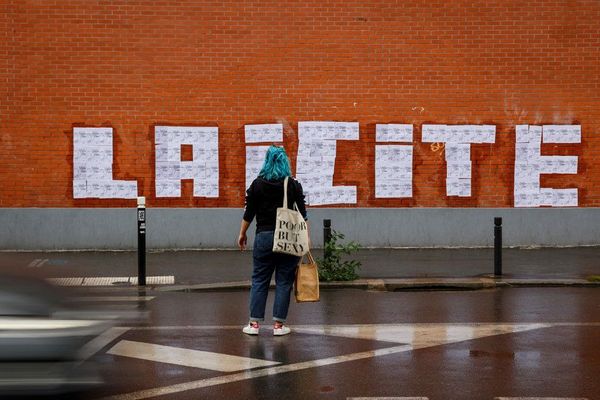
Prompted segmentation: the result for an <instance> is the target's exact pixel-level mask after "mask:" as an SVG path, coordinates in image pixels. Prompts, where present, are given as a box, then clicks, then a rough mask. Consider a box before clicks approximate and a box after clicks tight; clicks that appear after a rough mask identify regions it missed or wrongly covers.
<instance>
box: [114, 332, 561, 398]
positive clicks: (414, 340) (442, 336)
mask: <svg viewBox="0 0 600 400" xmlns="http://www.w3.org/2000/svg"><path fill="white" fill-rule="evenodd" d="M555 325H557V324H552V323H532V324H510V323H497V324H493V323H492V324H487V323H474V324H388V325H385V324H384V325H302V326H300V325H298V326H292V328H293V330H294V331H295V332H298V333H311V334H321V335H330V336H341V337H351V338H361V339H371V340H380V341H388V342H395V343H403V342H402V340H405V339H410V340H407V341H406V342H404V344H401V345H398V346H392V347H387V348H382V349H376V350H372V351H365V352H360V353H351V354H345V355H341V356H335V357H328V358H323V359H317V360H311V361H304V362H299V363H295V364H288V365H276V366H271V367H266V368H261V369H256V370H252V371H248V370H246V371H242V372H239V373H236V374H230V375H223V376H217V377H214V378H206V379H199V380H195V381H190V382H183V383H178V384H174V385H168V386H163V387H157V388H153V389H145V390H140V391H137V392H131V393H125V394H120V395H115V396H110V397H107V398H106V400H108V399H110V400H141V399H147V398H151V397H157V396H163V395H168V394H174V393H180V392H185V391H188V390H195V389H200V388H205V387H209V386H216V385H223V384H227V383H232V382H239V381H244V380H249V379H254V378H259V377H264V376H272V375H277V374H283V373H288V372H295V371H300V370H305V369H309V368H317V367H322V366H326V365H333V364H339V363H345V362H349V361H356V360H362V359H367V358H374V357H381V356H389V355H393V354H397V353H403V352H408V351H412V350H416V349H422V348H427V347H434V346H439V345H444V344H449V343H457V342H462V341H465V340H471V339H478V338H483V337H489V336H496V335H503V334H507V333H514V332H524V331H529V330H535V329H541V328H547V327H552V326H555ZM378 327H379V328H382V329H377V328H378ZM148 328H150V329H151V328H152V327H146V329H148ZM156 328H157V329H169V328H167V327H156ZM195 328H197V329H206V327H203V326H197V327H194V326H188V327H185V329H195ZM214 328H217V329H218V327H212V329H214ZM231 328H232V327H230V326H227V327H225V329H231ZM411 328H412V329H411ZM133 329H135V328H133ZM142 329H143V327H142ZM237 329H239V327H238V328H237ZM115 347H116V346H115ZM113 349H114V348H113ZM113 349H111V351H112V350H113ZM183 350H184V351H195V350H185V349H183ZM213 354H216V353H213ZM138 358H141V357H138Z"/></svg>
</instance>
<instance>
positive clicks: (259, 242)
mask: <svg viewBox="0 0 600 400" xmlns="http://www.w3.org/2000/svg"><path fill="white" fill-rule="evenodd" d="M273 233H274V232H273V231H266V232H259V233H257V234H256V237H255V238H254V251H253V253H252V259H253V264H254V268H253V271H252V289H250V320H251V321H264V319H265V307H266V305H267V295H268V294H269V284H270V283H271V277H272V276H273V271H275V303H274V304H273V320H274V321H279V322H285V320H286V318H287V314H288V309H289V307H290V293H291V291H292V286H293V284H294V278H295V277H296V268H297V267H298V263H299V262H300V257H296V256H291V255H288V254H281V253H273V251H272V249H273Z"/></svg>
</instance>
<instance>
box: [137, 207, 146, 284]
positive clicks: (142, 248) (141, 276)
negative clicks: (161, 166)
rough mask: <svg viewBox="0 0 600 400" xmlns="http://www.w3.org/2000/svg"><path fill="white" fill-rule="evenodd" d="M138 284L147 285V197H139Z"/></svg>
mask: <svg viewBox="0 0 600 400" xmlns="http://www.w3.org/2000/svg"><path fill="white" fill-rule="evenodd" d="M137 201H138V204H137V227H138V286H146V198H145V197H143V196H140V197H138V198H137Z"/></svg>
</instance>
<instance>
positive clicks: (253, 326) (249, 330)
mask: <svg viewBox="0 0 600 400" xmlns="http://www.w3.org/2000/svg"><path fill="white" fill-rule="evenodd" d="M259 329H260V327H259V326H258V322H256V321H253V322H249V323H248V325H246V326H245V327H244V329H242V332H244V333H245V334H246V335H258V330H259Z"/></svg>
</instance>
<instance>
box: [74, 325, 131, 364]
mask: <svg viewBox="0 0 600 400" xmlns="http://www.w3.org/2000/svg"><path fill="white" fill-rule="evenodd" d="M128 330H129V328H121V327H114V328H110V329H109V330H107V331H106V332H104V333H103V334H101V335H100V336H97V337H95V338H94V339H92V340H90V341H89V342H87V343H86V344H85V345H84V346H83V347H82V348H81V350H79V355H80V356H81V357H82V359H83V360H87V359H88V358H90V357H91V356H93V355H94V354H96V353H97V352H99V351H100V350H101V349H102V348H103V347H104V346H106V345H108V344H109V343H110V342H112V341H113V340H116V339H117V338H118V337H119V336H121V335H122V334H124V333H125V332H127V331H128Z"/></svg>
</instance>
